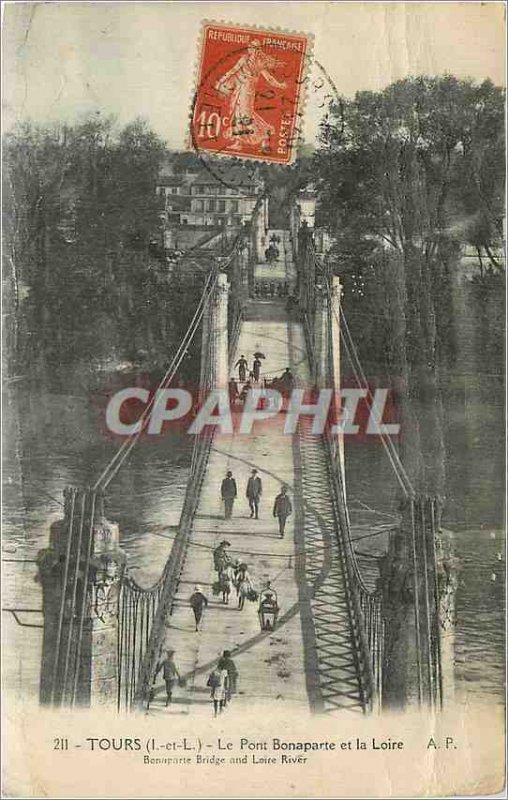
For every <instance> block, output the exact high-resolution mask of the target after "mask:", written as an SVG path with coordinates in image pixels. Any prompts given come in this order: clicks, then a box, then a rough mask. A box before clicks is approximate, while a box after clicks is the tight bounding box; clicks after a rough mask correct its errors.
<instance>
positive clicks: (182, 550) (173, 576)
mask: <svg viewBox="0 0 508 800" xmlns="http://www.w3.org/2000/svg"><path fill="white" fill-rule="evenodd" d="M243 242H244V239H243V236H241V235H240V236H238V237H237V239H236V240H235V243H234V245H233V249H232V252H231V253H230V254H229V257H228V261H227V263H225V264H222V265H221V266H222V269H223V270H224V271H225V272H226V273H227V275H228V278H229V283H230V297H229V303H228V309H231V313H230V314H228V342H229V347H228V358H229V362H231V359H232V358H233V355H234V352H235V349H236V344H237V341H238V337H239V333H240V328H241V324H242V319H243V303H242V277H243V276H242V267H243V264H242V258H243V256H242V245H243ZM217 290H218V289H217V287H216V289H215V292H216V291H217ZM215 301H216V295H214V296H212V297H211V299H210V303H209V308H208V313H207V315H206V316H205V317H204V318H203V325H204V330H203V334H202V342H203V346H202V354H201V377H200V392H199V396H200V400H202V399H203V398H204V396H205V395H206V394H207V393H208V392H209V391H210V390H211V389H212V388H214V386H215V381H216V378H215V374H214V366H215V364H216V362H217V337H216V327H215V316H214V315H215V313H216V302H215ZM213 434H214V429H213V428H212V429H211V430H207V429H205V431H204V432H203V433H201V434H199V435H196V437H195V440H194V445H193V450H192V457H191V465H190V471H189V477H188V482H187V489H186V494H185V499H184V504H183V508H182V512H181V516H180V522H179V525H178V533H177V536H176V538H175V541H174V543H173V547H172V549H171V553H170V556H169V559H168V561H167V563H166V566H165V568H164V572H163V575H162V576H161V579H160V580H159V581H158V583H157V584H156V586H155V587H154V588H153V589H152V590H151V591H152V593H153V596H154V597H155V608H156V610H155V612H154V613H153V615H152V618H151V626H150V633H149V634H146V642H145V650H144V652H143V656H142V658H139V659H138V666H139V672H138V673H137V674H135V671H134V672H133V673H131V676H130V683H131V686H130V688H129V690H128V691H127V690H125V692H124V694H125V696H126V698H128V700H129V705H133V704H134V705H142V704H143V703H144V702H147V701H148V702H149V698H150V693H151V687H152V685H153V681H154V678H155V673H156V670H157V665H158V663H159V660H160V656H161V648H162V646H163V638H164V629H165V625H164V623H165V621H166V619H167V617H168V616H169V614H170V613H171V609H172V606H173V603H174V599H175V596H176V592H177V589H178V584H179V580H180V574H181V571H182V568H183V564H184V559H185V555H186V552H187V547H188V543H189V538H190V534H191V531H192V524H193V520H194V515H195V513H196V510H197V506H198V503H199V498H200V493H201V487H202V484H203V479H204V476H205V472H206V467H207V464H208V459H209V455H210V449H211V446H212V442H213Z"/></svg>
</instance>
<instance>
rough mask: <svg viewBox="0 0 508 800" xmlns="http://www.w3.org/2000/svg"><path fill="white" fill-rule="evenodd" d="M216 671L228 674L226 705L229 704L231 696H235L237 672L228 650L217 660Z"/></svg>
mask: <svg viewBox="0 0 508 800" xmlns="http://www.w3.org/2000/svg"><path fill="white" fill-rule="evenodd" d="M217 669H225V670H226V672H227V673H228V685H227V690H226V703H229V701H230V700H231V695H233V694H236V682H237V680H238V670H237V668H236V664H235V662H234V661H233V659H232V658H231V651H230V650H224V652H223V653H222V656H221V658H220V659H219V663H218V664H217Z"/></svg>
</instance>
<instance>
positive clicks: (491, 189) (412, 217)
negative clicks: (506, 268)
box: [315, 76, 504, 494]
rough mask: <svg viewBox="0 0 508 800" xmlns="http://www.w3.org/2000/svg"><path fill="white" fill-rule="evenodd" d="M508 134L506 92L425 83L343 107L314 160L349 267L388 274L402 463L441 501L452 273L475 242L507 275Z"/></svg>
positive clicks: (380, 290)
mask: <svg viewBox="0 0 508 800" xmlns="http://www.w3.org/2000/svg"><path fill="white" fill-rule="evenodd" d="M503 136H504V98H503V93H502V91H501V89H499V88H497V87H495V86H494V85H493V84H492V83H491V82H490V81H485V82H484V83H482V84H481V85H479V86H478V85H475V84H474V83H472V82H471V81H460V80H458V79H456V78H454V77H452V76H444V77H439V78H429V77H424V76H422V77H418V78H410V79H406V80H403V81H399V82H397V83H395V84H393V85H392V86H389V87H388V88H387V89H385V90H384V91H382V92H378V93H373V92H360V93H358V94H357V95H356V97H355V98H354V99H352V100H346V99H342V100H341V102H340V104H338V105H336V106H333V107H332V109H331V112H330V115H329V116H328V118H327V119H326V120H325V121H324V124H323V128H322V145H323V146H322V148H321V149H320V151H319V152H318V153H317V155H316V158H315V169H316V173H317V174H318V176H319V183H320V190H321V198H322V202H321V207H320V215H321V220H322V221H323V222H324V223H325V224H326V225H328V227H329V228H330V229H331V231H332V232H333V234H334V235H335V237H336V246H335V250H334V253H333V255H334V256H335V258H336V260H337V268H338V271H339V272H341V273H349V274H350V275H351V274H353V275H356V276H357V275H358V274H363V275H367V274H369V270H370V272H371V273H372V272H374V273H376V272H377V273H378V274H380V275H381V276H382V278H381V281H380V280H377V299H378V305H379V308H382V309H385V319H384V328H385V335H384V336H383V337H382V338H383V340H384V341H385V342H386V343H387V344H388V348H387V351H386V353H385V357H386V363H387V367H388V368H389V370H390V371H391V373H392V375H393V377H394V380H395V385H396V387H397V391H398V394H399V396H400V400H401V422H402V426H403V427H402V434H401V440H402V454H403V460H404V462H405V465H406V469H407V470H408V472H409V474H410V476H411V478H412V481H413V483H414V484H415V485H416V486H417V487H418V488H419V489H420V490H422V491H429V492H431V493H433V494H439V493H442V492H443V488H444V482H445V474H444V462H445V448H444V436H443V420H442V394H441V382H440V380H441V374H442V371H443V370H444V369H445V367H446V366H447V365H448V364H450V363H451V362H452V361H453V358H454V330H453V307H452V302H451V271H452V269H453V267H454V264H455V263H456V261H457V257H458V254H459V251H460V247H461V245H463V244H465V243H472V244H474V245H475V246H476V247H477V248H478V249H479V250H480V251H482V252H484V253H485V255H486V257H487V258H488V260H489V263H490V264H491V267H492V268H496V269H499V268H500V267H501V265H500V263H499V262H497V260H496V258H495V255H494V252H495V247H496V244H497V241H498V239H499V235H500V220H501V219H502V216H503V191H504V190H503V187H504V175H503V168H504V159H503V157H502V154H503V151H504V146H503ZM390 343H391V344H390ZM404 434H405V435H404Z"/></svg>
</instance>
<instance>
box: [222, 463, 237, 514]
mask: <svg viewBox="0 0 508 800" xmlns="http://www.w3.org/2000/svg"><path fill="white" fill-rule="evenodd" d="M220 493H221V497H222V499H223V501H224V518H225V519H231V515H232V513H233V503H234V502H235V498H236V496H237V494H238V492H237V489H236V481H235V479H234V478H233V473H232V472H229V471H228V472H226V477H225V478H224V480H223V481H222V485H221V489H220Z"/></svg>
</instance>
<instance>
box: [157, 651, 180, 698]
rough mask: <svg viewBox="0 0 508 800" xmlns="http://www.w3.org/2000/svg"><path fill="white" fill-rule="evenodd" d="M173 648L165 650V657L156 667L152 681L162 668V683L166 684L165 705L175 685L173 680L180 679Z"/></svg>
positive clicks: (171, 696) (171, 695)
mask: <svg viewBox="0 0 508 800" xmlns="http://www.w3.org/2000/svg"><path fill="white" fill-rule="evenodd" d="M174 655H175V651H174V650H166V658H164V659H163V660H162V661H161V662H160V663H159V666H158V667H157V669H156V671H155V675H154V682H155V678H156V677H157V675H158V674H159V672H160V671H161V670H162V675H163V678H164V683H165V684H166V706H169V704H170V703H171V700H172V698H173V686H174V685H175V680H176V679H177V678H178V680H180V673H179V672H178V669H177V666H176V664H175V661H174Z"/></svg>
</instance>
